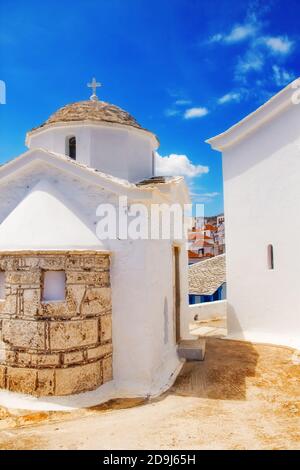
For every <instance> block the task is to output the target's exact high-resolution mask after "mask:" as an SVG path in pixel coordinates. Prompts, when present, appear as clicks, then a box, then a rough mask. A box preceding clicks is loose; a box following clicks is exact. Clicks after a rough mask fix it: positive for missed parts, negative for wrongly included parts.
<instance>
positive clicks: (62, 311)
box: [38, 302, 76, 318]
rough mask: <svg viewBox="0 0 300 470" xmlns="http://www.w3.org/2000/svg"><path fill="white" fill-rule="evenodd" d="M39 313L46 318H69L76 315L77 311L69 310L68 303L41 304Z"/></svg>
mask: <svg viewBox="0 0 300 470" xmlns="http://www.w3.org/2000/svg"><path fill="white" fill-rule="evenodd" d="M38 313H39V316H42V317H44V318H68V317H72V316H74V315H76V310H75V309H73V310H69V309H68V305H67V303H66V302H41V303H40V307H39V312H38Z"/></svg>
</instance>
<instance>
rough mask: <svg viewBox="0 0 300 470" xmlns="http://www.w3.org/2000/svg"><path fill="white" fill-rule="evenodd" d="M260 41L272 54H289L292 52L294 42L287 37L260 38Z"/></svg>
mask: <svg viewBox="0 0 300 470" xmlns="http://www.w3.org/2000/svg"><path fill="white" fill-rule="evenodd" d="M261 41H262V42H263V43H264V44H265V45H266V46H267V47H268V48H269V49H270V50H271V52H272V53H274V54H289V53H290V52H291V51H292V48H293V45H294V42H293V41H291V40H290V39H289V38H288V37H287V36H277V37H275V36H273V37H270V36H266V37H264V38H261Z"/></svg>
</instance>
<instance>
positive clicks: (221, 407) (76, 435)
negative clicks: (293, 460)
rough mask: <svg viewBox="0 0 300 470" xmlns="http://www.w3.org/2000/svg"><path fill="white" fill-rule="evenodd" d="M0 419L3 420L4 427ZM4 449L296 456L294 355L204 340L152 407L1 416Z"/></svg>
mask: <svg viewBox="0 0 300 470" xmlns="http://www.w3.org/2000/svg"><path fill="white" fill-rule="evenodd" d="M1 416H2V419H1ZM0 448H1V449H147V448H148V449H149V448H154V449H300V365H299V361H298V362H297V360H295V355H294V354H293V351H292V350H289V349H285V348H279V347H273V346H263V345H258V346H257V345H256V346H254V345H251V344H250V343H240V342H234V341H224V340H218V339H209V340H208V344H207V355H206V360H205V361H204V362H203V363H187V364H186V365H185V366H184V369H183V371H182V373H181V375H180V376H179V377H178V379H177V381H176V383H175V385H174V387H173V388H172V389H171V390H170V391H169V392H168V393H166V394H165V395H164V396H162V397H160V398H159V399H157V400H153V401H150V402H149V401H145V400H117V401H115V402H113V403H109V404H107V405H103V406H100V407H97V408H93V409H89V410H79V411H76V412H74V413H71V414H69V413H68V414H65V413H54V412H53V413H31V414H28V412H27V413H22V412H18V413H13V414H12V413H10V412H9V411H7V410H2V415H1V410H0Z"/></svg>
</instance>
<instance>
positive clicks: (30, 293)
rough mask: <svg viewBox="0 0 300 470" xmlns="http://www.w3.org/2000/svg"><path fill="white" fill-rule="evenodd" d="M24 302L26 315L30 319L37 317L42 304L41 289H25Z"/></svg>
mask: <svg viewBox="0 0 300 470" xmlns="http://www.w3.org/2000/svg"><path fill="white" fill-rule="evenodd" d="M23 302H24V303H23V311H24V315H26V316H30V317H34V316H36V315H37V314H38V312H39V306H40V302H41V289H40V288H38V289H24V291H23Z"/></svg>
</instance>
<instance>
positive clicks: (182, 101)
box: [175, 100, 191, 106]
mask: <svg viewBox="0 0 300 470" xmlns="http://www.w3.org/2000/svg"><path fill="white" fill-rule="evenodd" d="M188 104H191V100H176V101H175V105H176V106H187V105H188Z"/></svg>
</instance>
